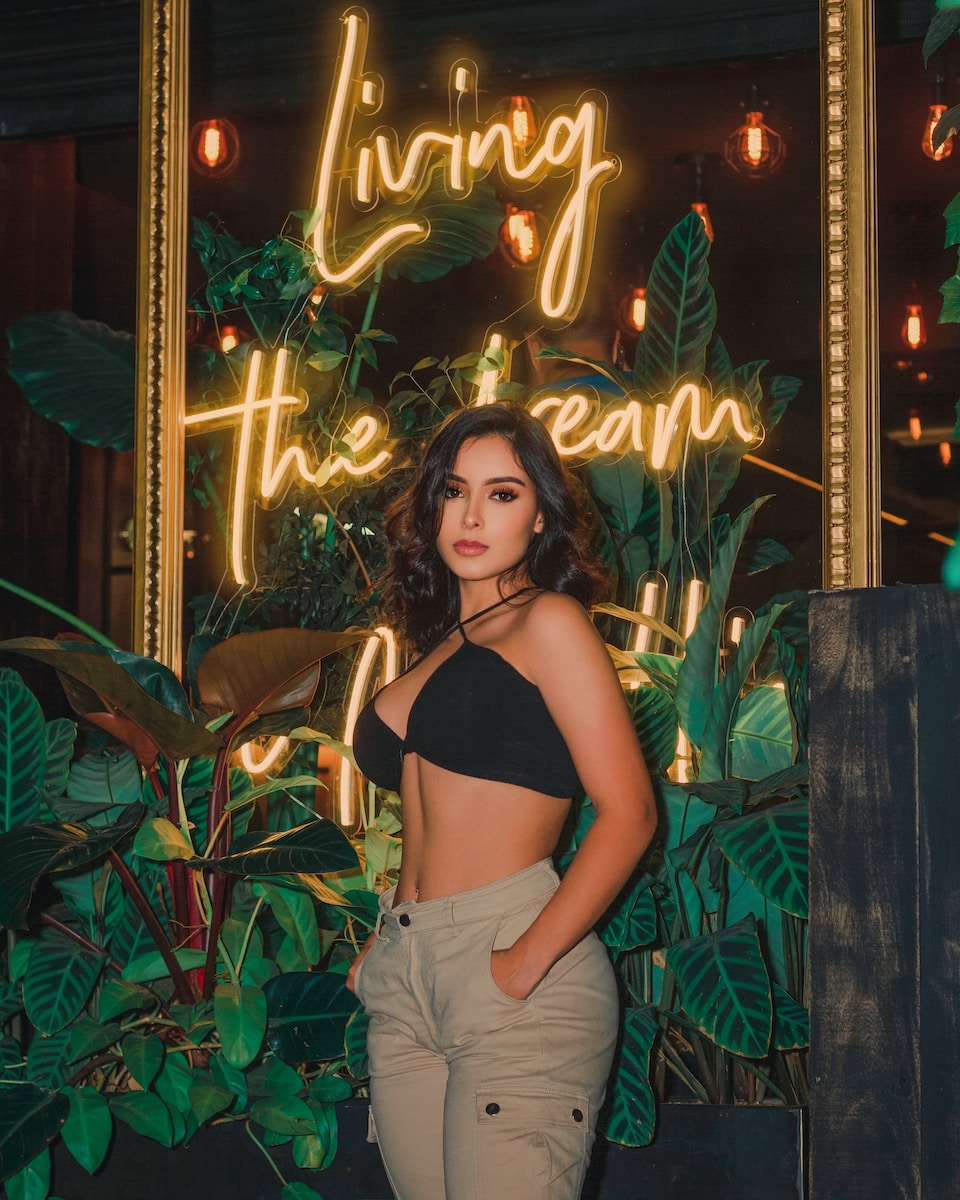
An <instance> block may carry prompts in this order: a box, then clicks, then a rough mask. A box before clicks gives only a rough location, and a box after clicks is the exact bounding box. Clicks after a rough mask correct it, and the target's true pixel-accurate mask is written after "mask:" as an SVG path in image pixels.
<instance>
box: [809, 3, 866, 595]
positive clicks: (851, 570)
mask: <svg viewBox="0 0 960 1200" xmlns="http://www.w3.org/2000/svg"><path fill="white" fill-rule="evenodd" d="M820 11H821V42H820V62H821V84H822V91H821V122H822V129H823V134H822V148H823V154H822V162H823V175H822V186H823V191H822V202H823V216H822V234H821V246H822V254H823V274H822V279H823V284H822V286H823V313H822V332H821V344H822V362H823V369H822V378H823V433H822V452H823V585H824V587H825V588H848V587H872V586H876V585H878V584H879V583H880V465H879V454H880V443H879V437H880V351H879V326H878V318H877V222H876V212H877V197H876V181H877V173H876V71H875V63H874V57H875V35H874V18H873V3H872V0H821V9H820Z"/></svg>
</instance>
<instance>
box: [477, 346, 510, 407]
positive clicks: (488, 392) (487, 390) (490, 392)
mask: <svg viewBox="0 0 960 1200" xmlns="http://www.w3.org/2000/svg"><path fill="white" fill-rule="evenodd" d="M503 349H504V343H503V334H502V333H491V334H490V340H489V342H487V345H486V347H485V349H484V351H483V357H484V358H486V357H487V356H488V355H489V353H490V351H491V350H499V351H500V352H501V353H502V352H503ZM502 374H503V372H502V371H500V370H497V369H494V370H492V371H484V372H483V373H482V374H481V376H480V382H479V383H478V384H477V398H476V400H474V402H473V403H474V406H479V405H481V404H496V402H497V384H498V383H499V382H500V377H501V375H502Z"/></svg>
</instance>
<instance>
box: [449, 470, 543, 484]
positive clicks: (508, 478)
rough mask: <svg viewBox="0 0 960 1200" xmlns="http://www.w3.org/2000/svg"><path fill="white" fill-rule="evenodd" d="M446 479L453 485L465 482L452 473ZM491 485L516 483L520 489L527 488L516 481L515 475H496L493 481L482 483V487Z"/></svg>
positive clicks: (520, 480)
mask: <svg viewBox="0 0 960 1200" xmlns="http://www.w3.org/2000/svg"><path fill="white" fill-rule="evenodd" d="M447 478H448V479H449V480H451V481H452V482H453V483H466V482H467V481H466V480H465V479H464V477H463V476H462V475H454V474H453V473H451V474H450V475H448V476H447ZM491 483H516V484H518V485H519V486H520V487H526V486H527V485H526V483H525V481H524V480H522V479H517V477H516V476H515V475H496V476H494V478H493V479H485V480H484V481H483V486H484V487H489V486H490V484H491Z"/></svg>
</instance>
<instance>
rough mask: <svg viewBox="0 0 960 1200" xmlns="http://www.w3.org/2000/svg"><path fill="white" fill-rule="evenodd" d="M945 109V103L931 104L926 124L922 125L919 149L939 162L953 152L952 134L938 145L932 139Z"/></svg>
mask: <svg viewBox="0 0 960 1200" xmlns="http://www.w3.org/2000/svg"><path fill="white" fill-rule="evenodd" d="M946 111H947V106H946V105H945V104H931V105H930V109H929V111H928V113H927V121H926V124H925V125H924V127H923V137H922V138H921V140H920V149H921V150H922V151H923V152H924V154H925V155H926V156H927V158H932V159H933V161H934V162H940V160H941V159H944V158H948V157H949V156H950V155H951V154H952V153H953V135H952V134H951V136H950V137H948V138H947V139H946V140H945V141H942V142H941V143H940V145H939V146H937V145H936V144H935V143H934V140H933V132H934V130H935V129H936V127H937V125H938V123H939V121H940V118H941V117H942V116H943V114H944V113H945V112H946Z"/></svg>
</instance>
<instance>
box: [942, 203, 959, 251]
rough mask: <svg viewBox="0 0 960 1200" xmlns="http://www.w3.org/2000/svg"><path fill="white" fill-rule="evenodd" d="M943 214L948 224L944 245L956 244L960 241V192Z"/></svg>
mask: <svg viewBox="0 0 960 1200" xmlns="http://www.w3.org/2000/svg"><path fill="white" fill-rule="evenodd" d="M943 215H944V217H945V219H946V224H947V228H946V235H945V237H944V243H943V244H944V247H945V248H946V247H948V246H955V245H956V244H957V243H958V242H960V192H958V193H957V195H956V196H954V198H953V199H952V200H951V201H950V203H949V204H948V205H947V207H946V208H945V209H944V210H943Z"/></svg>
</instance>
